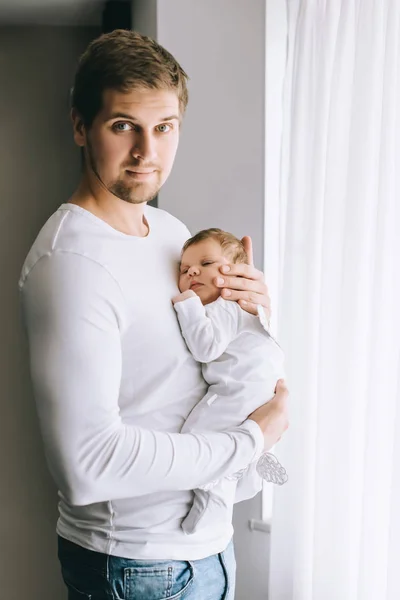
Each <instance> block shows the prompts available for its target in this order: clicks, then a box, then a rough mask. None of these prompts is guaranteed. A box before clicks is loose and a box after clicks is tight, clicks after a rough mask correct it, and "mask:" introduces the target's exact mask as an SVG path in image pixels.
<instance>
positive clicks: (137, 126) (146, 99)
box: [75, 88, 180, 204]
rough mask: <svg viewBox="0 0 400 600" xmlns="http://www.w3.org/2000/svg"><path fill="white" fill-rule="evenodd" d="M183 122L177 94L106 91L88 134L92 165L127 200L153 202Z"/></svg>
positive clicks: (169, 166)
mask: <svg viewBox="0 0 400 600" xmlns="http://www.w3.org/2000/svg"><path fill="white" fill-rule="evenodd" d="M179 124H180V113H179V100H178V96H177V94H176V93H175V92H173V91H170V90H147V89H143V88H141V89H133V90H131V91H129V92H125V93H124V92H119V91H116V90H111V89H109V90H106V91H105V92H104V94H103V106H102V109H101V110H100V112H99V113H98V114H97V116H96V117H95V119H94V121H93V124H92V127H91V128H90V129H89V131H86V135H84V136H82V139H83V140H84V143H83V144H81V145H84V146H85V159H86V165H87V167H88V168H90V169H92V171H93V172H94V173H95V174H96V175H97V176H98V178H99V179H100V180H101V182H102V183H103V185H104V186H105V187H106V188H107V189H108V190H109V191H110V192H112V193H113V194H115V195H116V196H118V197H119V198H121V200H125V201H126V202H130V203H131V204H140V203H142V202H147V201H149V200H151V199H152V198H154V197H155V196H156V195H157V193H158V191H159V189H160V188H161V186H162V185H163V183H164V182H165V181H166V179H167V177H168V175H169V174H170V172H171V169H172V165H173V163H174V159H175V154H176V151H177V148H178V142H179ZM75 139H77V136H75ZM78 143H79V142H78Z"/></svg>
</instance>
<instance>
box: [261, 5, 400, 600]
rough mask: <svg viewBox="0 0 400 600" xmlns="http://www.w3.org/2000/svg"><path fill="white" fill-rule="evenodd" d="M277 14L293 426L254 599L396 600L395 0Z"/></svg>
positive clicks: (398, 229)
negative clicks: (262, 578) (284, 31)
mask: <svg viewBox="0 0 400 600" xmlns="http://www.w3.org/2000/svg"><path fill="white" fill-rule="evenodd" d="M287 18H288V23H287V26H288V60H287V71H286V76H285V84H284V98H283V135H282V148H281V149H277V151H281V184H280V194H279V198H277V199H276V202H277V203H278V206H279V215H280V217H279V224H280V225H279V231H280V235H279V240H278V242H277V243H278V245H279V318H278V323H277V326H278V332H277V333H278V336H279V339H280V341H281V343H282V345H283V347H284V349H285V351H286V356H287V363H286V364H287V378H288V382H289V385H290V389H291V399H290V413H291V426H290V428H289V431H288V433H287V435H286V436H284V438H283V439H282V442H281V443H280V445H279V457H280V459H281V460H282V462H283V464H285V466H286V468H287V470H288V473H289V482H288V483H287V484H286V485H285V486H283V487H282V488H281V489H276V490H275V491H274V509H273V520H272V535H271V562H270V585H269V596H268V597H269V600H372V599H373V600H398V599H399V598H400V577H399V576H398V573H397V571H398V561H399V557H400V518H399V512H400V466H399V463H400V441H399V440H400V381H399V373H400V319H399V312H400V285H399V281H400V242H399V240H400V207H399V204H400V199H399V193H400V190H399V182H400V117H399V115H400V43H399V38H400V0H358V1H357V0H325V1H322V0H289V1H288V2H287ZM267 44H268V39H267ZM267 215H268V212H267Z"/></svg>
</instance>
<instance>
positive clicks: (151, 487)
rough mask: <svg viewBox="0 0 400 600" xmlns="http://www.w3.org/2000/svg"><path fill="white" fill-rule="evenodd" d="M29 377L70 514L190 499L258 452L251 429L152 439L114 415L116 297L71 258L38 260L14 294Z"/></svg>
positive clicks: (91, 266) (112, 286)
mask: <svg viewBox="0 0 400 600" xmlns="http://www.w3.org/2000/svg"><path fill="white" fill-rule="evenodd" d="M20 290H21V300H22V308H23V315H24V321H25V326H26V331H27V337H28V343H29V355H30V368H31V376H32V383H33V389H34V394H35V399H36V405H37V411H38V416H39V423H40V427H41V432H42V436H43V441H44V447H45V454H46V459H47V462H48V465H49V469H50V472H51V474H52V476H53V478H54V480H55V482H56V484H57V486H58V488H59V490H60V492H61V493H62V494H63V496H64V497H65V498H66V500H67V501H68V502H70V503H71V504H73V505H87V504H92V503H95V502H102V501H108V500H114V499H118V498H130V497H135V496H141V495H146V494H149V493H154V492H159V491H167V490H191V489H195V488H197V487H199V485H203V484H205V483H207V482H208V481H211V480H212V479H216V478H219V477H223V476H224V475H226V474H229V473H234V472H236V471H237V470H239V469H241V468H244V467H246V466H247V464H248V463H249V462H250V461H251V460H252V459H253V458H254V457H255V456H257V455H258V454H259V453H260V452H261V451H262V446H263V435H262V432H261V429H260V428H259V426H258V425H257V423H255V422H253V421H249V420H247V421H246V422H245V423H243V425H241V426H240V427H237V428H233V429H231V430H230V431H226V432H220V433H211V432H210V433H202V434H198V433H196V434H191V433H187V434H179V433H168V432H160V431H152V430H149V429H144V428H140V427H135V426H132V425H131V424H129V425H128V424H126V423H124V422H123V420H122V418H121V415H120V411H119V404H118V398H119V387H120V380H121V369H122V367H121V365H122V360H121V332H122V331H123V329H124V327H125V325H126V323H125V318H126V317H125V313H124V310H125V304H124V298H123V295H122V291H121V289H120V287H119V285H118V283H117V282H116V281H115V279H114V278H113V277H112V276H111V274H110V273H109V272H108V271H107V270H106V268H105V267H103V266H102V265H100V264H98V263H96V262H94V261H92V260H91V259H89V258H87V257H85V256H81V255H78V254H73V253H71V252H62V251H54V252H52V253H51V254H49V255H45V256H43V257H42V258H40V259H39V261H38V262H37V263H36V264H35V266H34V267H33V269H31V271H30V272H29V274H28V275H27V276H26V277H25V280H24V281H23V283H21V286H20Z"/></svg>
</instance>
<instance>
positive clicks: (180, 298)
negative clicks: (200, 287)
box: [172, 290, 197, 304]
mask: <svg viewBox="0 0 400 600" xmlns="http://www.w3.org/2000/svg"><path fill="white" fill-rule="evenodd" d="M196 295H197V294H196V292H194V291H193V290H186V292H182V293H181V294H178V295H177V296H174V297H173V298H172V304H176V303H177V302H183V300H186V299H187V298H195V297H196Z"/></svg>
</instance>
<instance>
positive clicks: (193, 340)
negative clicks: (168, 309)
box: [174, 290, 242, 363]
mask: <svg viewBox="0 0 400 600" xmlns="http://www.w3.org/2000/svg"><path fill="white" fill-rule="evenodd" d="M189 294H190V295H189ZM180 297H181V298H183V299H182V300H179V298H180ZM174 300H175V302H174V308H175V310H176V313H177V315H178V320H179V325H180V327H181V331H182V335H183V337H184V339H185V342H186V344H187V347H188V348H189V350H190V352H191V354H192V355H193V357H194V358H195V359H196V360H197V361H199V362H202V363H208V362H211V361H213V360H216V359H217V358H219V357H220V356H221V354H223V352H225V350H226V349H227V347H228V345H229V344H230V342H231V341H232V340H234V339H235V337H236V336H237V334H238V331H239V326H240V311H241V310H242V309H241V308H240V306H239V305H238V304H237V303H234V302H231V303H229V302H227V301H226V300H223V299H222V298H220V299H219V300H217V301H216V302H212V303H211V304H208V305H207V306H203V304H202V302H201V300H200V298H199V297H198V296H197V295H196V294H195V292H193V291H190V290H188V291H187V292H184V294H181V296H178V297H177V298H175V299H174Z"/></svg>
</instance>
